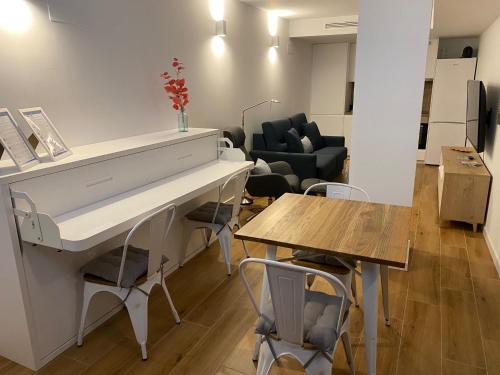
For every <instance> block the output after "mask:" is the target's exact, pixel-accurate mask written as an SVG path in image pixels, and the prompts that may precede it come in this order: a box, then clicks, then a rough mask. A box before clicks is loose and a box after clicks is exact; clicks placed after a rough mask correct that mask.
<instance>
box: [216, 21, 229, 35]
mask: <svg viewBox="0 0 500 375" xmlns="http://www.w3.org/2000/svg"><path fill="white" fill-rule="evenodd" d="M215 35H216V36H221V37H225V36H226V35H227V33H226V21H225V20H220V21H215Z"/></svg>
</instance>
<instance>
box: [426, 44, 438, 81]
mask: <svg viewBox="0 0 500 375" xmlns="http://www.w3.org/2000/svg"><path fill="white" fill-rule="evenodd" d="M438 48H439V39H438V38H435V39H431V40H429V47H428V49H427V64H426V67H425V79H434V75H435V72H436V61H437V56H438Z"/></svg>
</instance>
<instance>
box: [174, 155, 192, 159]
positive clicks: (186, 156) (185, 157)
mask: <svg viewBox="0 0 500 375" xmlns="http://www.w3.org/2000/svg"><path fill="white" fill-rule="evenodd" d="M191 156H193V154H187V155H184V156H179V157H178V158H177V160H182V159H187V158H190V157H191Z"/></svg>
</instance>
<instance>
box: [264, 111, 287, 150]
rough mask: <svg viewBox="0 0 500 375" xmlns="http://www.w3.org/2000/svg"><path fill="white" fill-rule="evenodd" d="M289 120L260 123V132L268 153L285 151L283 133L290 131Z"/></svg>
mask: <svg viewBox="0 0 500 375" xmlns="http://www.w3.org/2000/svg"><path fill="white" fill-rule="evenodd" d="M291 127H292V124H291V123H290V119H284V120H276V121H266V122H264V123H262V131H263V133H264V138H265V140H266V145H267V149H268V150H269V151H286V149H287V145H286V141H285V133H286V132H287V131H288V130H290V128H291Z"/></svg>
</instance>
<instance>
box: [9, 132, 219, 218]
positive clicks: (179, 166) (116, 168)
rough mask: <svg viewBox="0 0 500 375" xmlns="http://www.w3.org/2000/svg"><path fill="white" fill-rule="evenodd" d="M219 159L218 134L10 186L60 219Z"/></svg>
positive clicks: (40, 210) (38, 206)
mask: <svg viewBox="0 0 500 375" xmlns="http://www.w3.org/2000/svg"><path fill="white" fill-rule="evenodd" d="M215 159H217V137H216V136H215V135H214V136H209V137H203V138H199V139H194V140H189V141H186V142H181V143H176V144H173V145H169V146H165V147H161V148H157V149H153V150H148V151H144V152H139V153H136V154H131V155H127V156H124V157H119V158H115V159H111V160H106V161H103V162H99V163H95V164H91V165H86V166H84V167H79V168H74V169H70V170H67V171H63V172H58V173H53V174H49V175H45V176H41V177H36V178H32V179H29V180H25V181H20V182H16V183H14V184H11V185H10V187H11V189H12V190H16V191H23V192H26V193H28V194H29V195H30V197H31V198H32V199H33V201H34V202H35V204H36V206H37V209H38V211H39V212H44V213H48V214H50V215H52V216H57V215H60V214H62V213H65V212H67V211H71V210H74V209H76V208H80V207H84V206H86V205H88V204H90V203H93V202H96V201H99V200H102V199H105V198H109V197H111V196H113V195H116V194H119V193H122V192H125V191H128V190H131V189H135V188H137V187H140V186H143V185H146V184H148V183H151V182H153V181H156V180H159V179H161V178H165V177H168V176H171V175H174V174H176V173H180V172H182V171H185V170H187V169H190V168H193V167H196V166H198V165H201V164H204V163H207V162H209V161H212V160H215ZM19 203H21V205H22V202H19ZM20 207H22V206H20Z"/></svg>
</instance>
